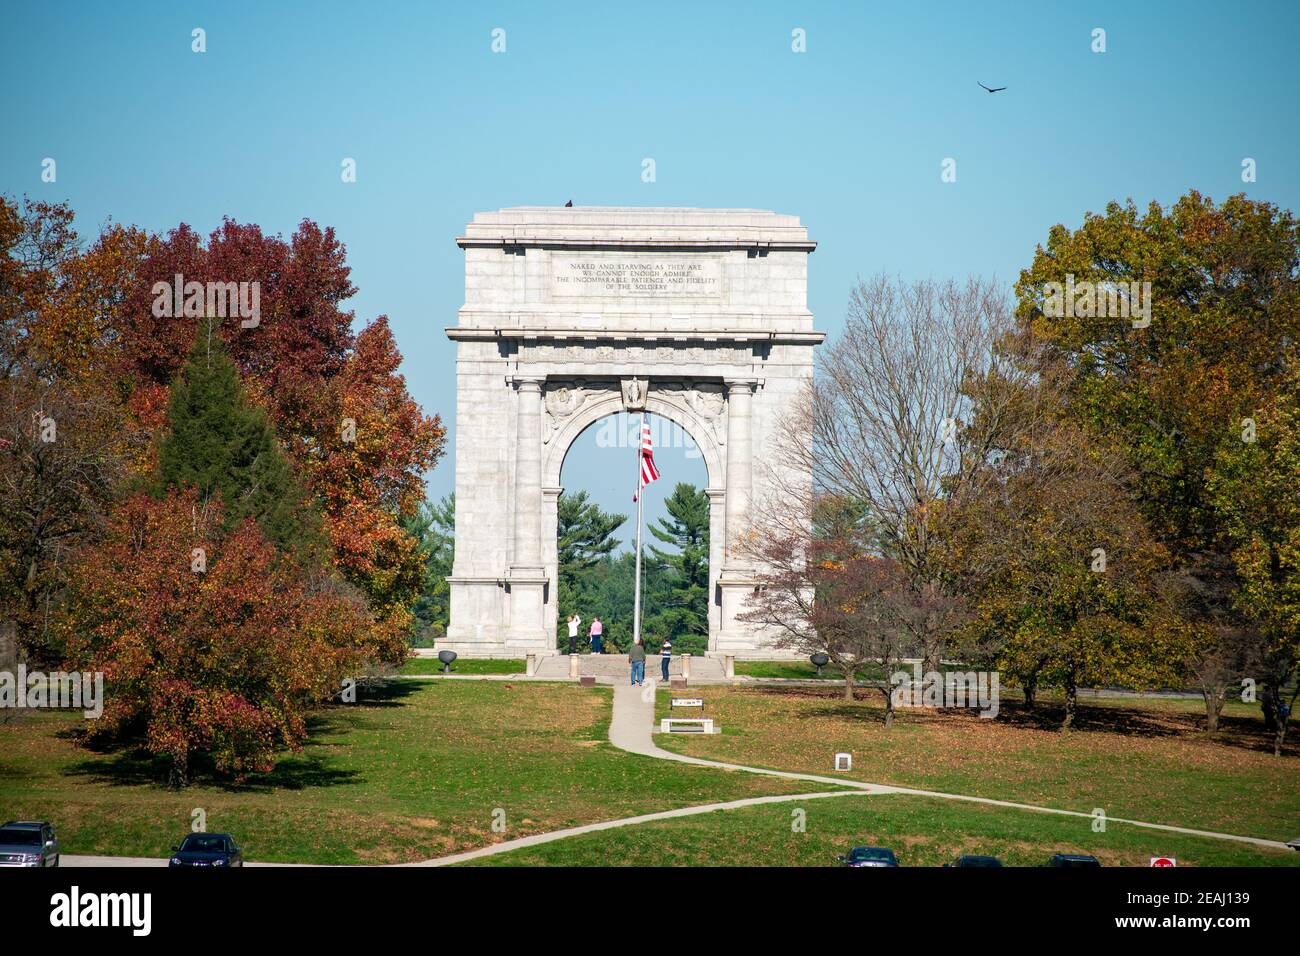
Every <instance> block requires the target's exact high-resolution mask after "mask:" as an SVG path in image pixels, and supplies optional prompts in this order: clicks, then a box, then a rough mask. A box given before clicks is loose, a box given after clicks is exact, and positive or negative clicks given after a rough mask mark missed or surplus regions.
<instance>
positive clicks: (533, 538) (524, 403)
mask: <svg viewBox="0 0 1300 956" xmlns="http://www.w3.org/2000/svg"><path fill="white" fill-rule="evenodd" d="M516 384H517V387H518V389H519V427H518V432H517V438H516V445H515V559H514V562H513V566H514V567H516V568H529V569H533V568H536V569H539V570H540V569H541V567H542V382H541V380H540V379H536V378H524V379H519V380H517V383H516Z"/></svg>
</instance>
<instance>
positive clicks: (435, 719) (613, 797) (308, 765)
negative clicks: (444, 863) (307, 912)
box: [0, 681, 805, 863]
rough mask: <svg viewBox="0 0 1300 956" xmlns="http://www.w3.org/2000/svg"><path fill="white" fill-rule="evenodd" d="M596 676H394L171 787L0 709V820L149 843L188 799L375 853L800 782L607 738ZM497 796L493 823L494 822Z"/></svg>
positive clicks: (426, 853) (134, 763) (270, 855)
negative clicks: (236, 777) (498, 828)
mask: <svg viewBox="0 0 1300 956" xmlns="http://www.w3.org/2000/svg"><path fill="white" fill-rule="evenodd" d="M609 701H610V691H609V690H608V689H607V688H580V687H576V686H572V685H562V684H535V683H530V682H517V683H513V682H510V681H391V682H388V683H387V684H382V685H378V686H375V685H363V697H362V702H361V703H358V704H355V705H338V706H334V707H330V708H327V709H325V710H322V711H320V712H319V713H318V714H317V715H316V716H315V717H314V718H313V720H312V726H311V740H310V742H309V743H308V745H307V746H306V747H305V748H304V749H303V751H302V752H300V753H298V754H290V755H286V756H285V757H284V758H283V759H281V760H280V761H279V763H278V764H277V766H276V768H275V770H274V772H273V773H272V774H270V775H269V777H268V778H266V779H264V780H257V781H254V782H250V783H249V784H247V785H246V786H243V787H236V786H233V785H221V784H219V783H213V782H211V781H209V782H206V783H202V784H198V785H195V786H192V787H190V788H189V789H187V790H184V791H181V792H173V791H169V790H167V789H166V788H165V786H163V785H162V783H161V781H164V780H165V775H164V774H163V773H162V770H161V768H159V767H158V766H157V765H155V764H154V762H153V761H152V760H151V759H150V758H149V757H148V755H147V754H143V753H140V752H138V751H125V752H119V753H109V754H95V753H90V752H88V751H86V750H84V749H82V748H80V747H78V746H77V745H76V744H75V743H74V742H73V741H72V740H71V739H70V738H69V734H68V732H69V731H70V730H71V729H72V728H73V727H74V726H75V725H76V723H77V721H78V718H77V717H76V716H74V715H71V714H66V713H59V712H41V713H32V712H29V713H27V714H25V715H23V716H21V717H19V718H17V719H14V720H11V721H9V722H7V723H3V724H0V820H4V819H15V818H18V819H22V818H27V819H47V820H51V821H52V822H54V823H55V825H56V826H57V827H58V828H59V836H60V839H61V841H62V845H63V852H65V853H67V854H107V855H125V856H155V857H157V856H164V855H166V853H167V851H168V848H169V847H170V846H172V845H173V844H175V843H177V842H178V841H179V839H180V838H181V837H183V836H184V835H185V833H186V832H188V830H189V827H190V815H191V811H192V810H193V809H195V808H202V809H203V810H204V811H205V812H206V814H207V829H208V830H209V831H213V832H220V831H229V832H231V833H233V834H235V836H236V837H237V838H238V839H239V841H240V843H241V844H242V845H243V847H244V849H245V851H246V853H247V855H248V857H249V859H252V860H268V861H292V862H311V863H388V862H405V861H411V860H420V859H428V858H431V857H435V856H440V855H443V854H446V853H452V852H456V851H459V850H464V849H469V848H472V847H477V846H482V845H485V844H488V843H492V842H496V841H499V840H503V839H509V838H512V837H517V836H523V835H527V834H530V833H538V832H543V831H548V830H556V829H560V828H563V827H568V826H575V825H578V824H581V823H588V822H593V821H598V820H606V819H612V818H617V817H624V816H630V815H633V814H638V813H651V812H654V811H656V810H663V809H668V808H671V807H678V806H685V805H689V804H698V803H710V802H713V801H720V800H732V799H739V798H742V797H748V796H760V795H763V794H771V793H790V792H797V791H799V790H802V789H805V788H804V786H803V785H802V784H798V783H795V782H786V781H780V780H774V779H770V778H763V777H757V776H754V775H751V774H739V773H729V772H726V771H720V770H710V769H707V768H697V767H688V766H683V765H677V764H672V763H669V762H665V761H661V760H655V759H653V758H649V757H639V756H635V755H632V754H627V753H624V752H622V751H619V750H616V749H614V748H613V747H612V746H611V745H610V744H609V743H608V741H607V739H606V735H607V733H608V721H609V707H610V703H609ZM497 808H501V809H502V810H504V811H505V822H506V831H505V833H501V834H498V833H496V832H494V831H493V830H492V820H493V811H494V810H495V809H497Z"/></svg>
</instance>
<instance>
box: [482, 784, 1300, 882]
mask: <svg viewBox="0 0 1300 956" xmlns="http://www.w3.org/2000/svg"><path fill="white" fill-rule="evenodd" d="M796 809H802V810H803V811H804V812H805V814H806V832H804V833H794V832H792V828H791V825H792V822H793V820H794V817H793V812H794V811H795V810H796ZM863 845H866V846H884V847H889V848H890V849H892V850H893V851H894V852H895V853H897V854H898V858H899V862H900V863H901V864H902V865H903V866H939V865H941V864H943V863H947V862H951V861H952V860H953V859H954V858H956V857H957V856H959V855H961V854H962V853H980V854H991V855H993V856H996V857H998V858H1000V859H1001V860H1002V862H1003V863H1005V864H1007V865H1009V866H1038V865H1041V864H1043V863H1045V862H1046V861H1047V859H1048V858H1049V857H1050V856H1051V855H1052V854H1053V853H1056V852H1071V853H1091V854H1093V855H1094V856H1096V857H1097V858H1098V859H1099V860H1100V861H1101V862H1102V865H1103V866H1148V865H1149V863H1150V859H1151V857H1153V856H1173V857H1175V858H1176V859H1177V861H1178V865H1179V866H1296V865H1300V853H1296V852H1294V851H1292V850H1268V849H1264V848H1256V847H1252V846H1249V845H1247V844H1238V843H1229V842H1227V841H1222V840H1208V839H1204V838H1200V837H1190V836H1182V835H1179V834H1172V833H1161V832H1157V831H1152V830H1144V829H1142V828H1140V827H1131V826H1124V825H1122V824H1116V823H1112V824H1110V825H1109V826H1108V827H1107V828H1106V832H1105V833H1094V832H1093V831H1092V826H1091V821H1089V820H1084V819H1077V818H1070V817H1057V816H1053V815H1050V814H1045V813H1034V812H1032V811H1017V810H1007V809H1002V808H997V807H982V806H979V805H978V804H968V803H956V802H953V801H945V800H935V799H928V798H925V797H908V796H897V795H887V796H886V795H882V796H870V797H833V798H828V799H824V800H808V801H806V802H803V803H799V802H791V803H781V804H774V805H769V806H759V807H744V808H742V809H739V810H718V811H715V812H713V813H706V814H700V815H699V816H693V817H685V818H681V819H675V820H662V821H657V822H655V823H643V824H639V825H637V826H632V827H626V828H620V829H617V830H606V831H603V832H600V833H593V834H588V835H585V836H580V837H572V838H570V839H567V840H558V841H556V842H554V843H546V844H542V845H541V846H536V847H529V848H527V849H523V850H514V851H512V852H510V853H502V854H500V855H498V856H491V857H485V858H483V859H482V860H476V861H473V863H471V864H466V865H475V866H706V865H711V866H834V865H836V860H835V858H836V856H838V855H839V854H841V853H844V852H845V851H846V850H848V849H849V848H850V847H853V846H863Z"/></svg>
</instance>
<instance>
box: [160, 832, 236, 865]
mask: <svg viewBox="0 0 1300 956" xmlns="http://www.w3.org/2000/svg"><path fill="white" fill-rule="evenodd" d="M167 865H168V866H243V865H244V854H243V851H241V850H240V849H239V847H238V846H237V845H236V844H235V840H234V837H232V836H231V835H230V834H229V833H191V834H190V835H189V836H187V837H186V838H185V842H184V843H182V844H181V845H180V846H174V847H172V858H171V859H170V860H168V861H167Z"/></svg>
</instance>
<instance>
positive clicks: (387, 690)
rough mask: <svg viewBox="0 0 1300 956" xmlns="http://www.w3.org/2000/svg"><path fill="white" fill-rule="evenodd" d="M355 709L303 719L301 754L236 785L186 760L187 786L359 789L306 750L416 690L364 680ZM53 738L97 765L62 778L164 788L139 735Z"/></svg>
mask: <svg viewBox="0 0 1300 956" xmlns="http://www.w3.org/2000/svg"><path fill="white" fill-rule="evenodd" d="M357 690H358V695H357V696H358V700H357V702H356V703H355V704H337V703H336V704H329V705H327V706H324V707H321V708H318V709H317V710H314V711H313V712H312V713H311V714H310V715H309V716H308V717H307V739H306V741H304V743H303V746H302V749H301V750H299V751H297V752H293V751H281V753H280V756H279V759H278V760H277V761H276V764H275V766H274V767H273V768H272V769H271V771H270V772H269V773H264V774H254V775H252V776H249V777H247V778H246V779H244V780H242V781H238V780H236V779H235V778H234V777H233V776H231V775H230V774H227V773H223V772H222V771H220V770H218V769H217V767H216V766H215V765H214V764H213V762H212V759H211V758H210V757H209V756H208V755H207V754H194V755H193V756H192V757H191V758H190V780H191V784H192V785H194V786H207V787H217V788H220V789H222V790H225V791H227V792H230V793H270V792H272V791H276V790H306V789H309V788H314V787H333V786H339V785H341V784H349V783H359V782H361V781H362V780H363V779H364V778H363V777H362V775H361V774H359V773H358V772H357V771H355V770H340V769H336V768H332V767H330V766H328V762H329V759H330V758H329V756H328V755H327V754H315V753H312V752H311V751H312V748H315V747H321V746H326V745H334V744H337V743H338V742H339V738H340V737H345V736H346V735H347V734H348V733H349V732H350V731H352V730H355V729H356V727H357V721H358V718H360V717H363V716H364V715H365V714H366V713H367V712H373V711H377V710H379V711H382V710H383V709H386V708H390V707H401V706H403V703H404V699H405V698H406V697H409V696H410V695H411V694H413V693H418V692H419V690H420V688H418V687H412V686H410V682H409V681H400V680H391V681H377V680H369V681H364V682H361V683H360V684H358V688H357ZM56 736H58V737H60V738H63V739H70V740H75V741H78V742H80V743H81V744H82V745H83V747H84V748H85V749H86V750H87V751H89V752H90V753H93V754H97V755H99V759H87V760H81V761H78V762H76V763H74V764H72V765H70V766H69V767H68V770H67V773H68V774H69V775H72V776H78V777H84V778H86V779H89V780H92V781H94V782H96V783H105V784H108V785H110V786H115V787H140V786H151V787H163V788H165V787H166V786H167V778H168V768H169V763H168V761H167V760H166V759H165V758H163V757H159V756H156V755H154V754H152V753H150V752H149V751H148V750H147V749H146V748H145V747H144V746H143V745H142V743H141V736H142V735H141V734H140V733H139V732H137V733H135V734H131V735H129V736H126V737H123V738H119V739H116V740H112V739H106V740H91V741H85V740H82V739H81V733H80V731H79V729H78V728H70V729H68V730H63V731H59V732H58V733H57V734H56Z"/></svg>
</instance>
